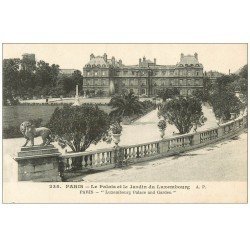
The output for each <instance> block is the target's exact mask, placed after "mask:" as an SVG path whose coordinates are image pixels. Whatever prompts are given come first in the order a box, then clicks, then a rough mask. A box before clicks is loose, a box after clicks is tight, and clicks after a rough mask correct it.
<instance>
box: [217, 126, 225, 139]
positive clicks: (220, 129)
mask: <svg viewBox="0 0 250 250" xmlns="http://www.w3.org/2000/svg"><path fill="white" fill-rule="evenodd" d="M223 135H224V128H223V127H219V128H218V138H221V137H222V136H223Z"/></svg>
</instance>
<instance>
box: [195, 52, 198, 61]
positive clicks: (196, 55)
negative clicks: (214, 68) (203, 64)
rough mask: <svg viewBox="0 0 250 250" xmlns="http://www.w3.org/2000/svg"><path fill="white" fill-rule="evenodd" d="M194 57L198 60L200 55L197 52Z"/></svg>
mask: <svg viewBox="0 0 250 250" xmlns="http://www.w3.org/2000/svg"><path fill="white" fill-rule="evenodd" d="M194 57H195V58H196V59H197V60H198V54H197V53H196V52H195V53H194Z"/></svg>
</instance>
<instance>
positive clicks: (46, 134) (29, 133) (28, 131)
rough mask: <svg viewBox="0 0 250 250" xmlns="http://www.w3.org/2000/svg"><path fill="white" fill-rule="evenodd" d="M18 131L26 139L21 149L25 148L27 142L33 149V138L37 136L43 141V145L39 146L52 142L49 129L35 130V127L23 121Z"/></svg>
mask: <svg viewBox="0 0 250 250" xmlns="http://www.w3.org/2000/svg"><path fill="white" fill-rule="evenodd" d="M20 131H21V133H22V134H23V136H24V138H25V139H26V142H25V144H24V145H23V147H26V146H27V144H28V142H29V141H30V143H31V146H32V147H33V146H34V138H35V137H39V136H41V137H42V139H43V143H42V144H41V146H44V145H49V144H50V142H51V141H52V137H51V131H50V129H48V128H45V127H40V128H35V126H34V125H33V124H31V123H30V122H28V121H25V122H23V123H22V124H21V125H20Z"/></svg>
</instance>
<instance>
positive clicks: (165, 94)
mask: <svg viewBox="0 0 250 250" xmlns="http://www.w3.org/2000/svg"><path fill="white" fill-rule="evenodd" d="M179 95H180V91H179V89H177V88H167V89H162V90H160V91H159V92H158V97H160V98H162V101H163V102H165V101H166V100H167V99H169V98H174V97H175V96H179Z"/></svg>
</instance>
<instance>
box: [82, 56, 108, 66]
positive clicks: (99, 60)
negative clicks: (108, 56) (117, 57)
mask: <svg viewBox="0 0 250 250" xmlns="http://www.w3.org/2000/svg"><path fill="white" fill-rule="evenodd" d="M98 65H99V66H100V67H108V66H109V64H108V62H106V61H105V60H104V58H103V57H102V56H96V57H93V58H92V59H91V60H90V61H89V62H88V63H87V64H86V66H90V67H92V66H98Z"/></svg>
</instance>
